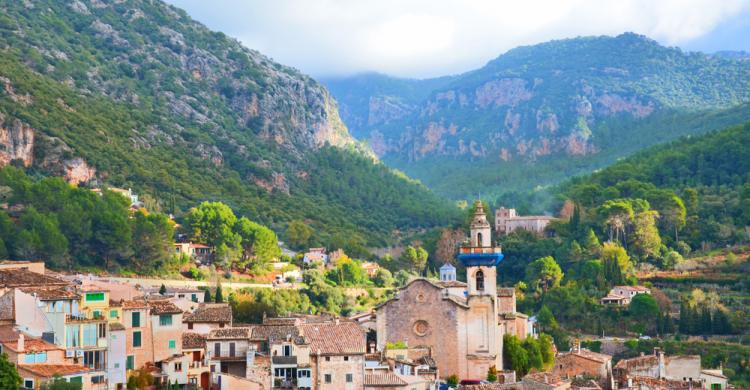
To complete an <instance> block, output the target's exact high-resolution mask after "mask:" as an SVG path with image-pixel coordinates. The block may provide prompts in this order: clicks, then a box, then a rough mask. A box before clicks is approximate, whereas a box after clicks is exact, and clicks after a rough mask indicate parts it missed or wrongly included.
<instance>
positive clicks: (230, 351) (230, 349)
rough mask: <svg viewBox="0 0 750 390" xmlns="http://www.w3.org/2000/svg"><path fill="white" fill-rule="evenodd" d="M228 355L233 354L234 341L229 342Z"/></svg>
mask: <svg viewBox="0 0 750 390" xmlns="http://www.w3.org/2000/svg"><path fill="white" fill-rule="evenodd" d="M229 356H234V343H229Z"/></svg>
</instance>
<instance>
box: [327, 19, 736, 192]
mask: <svg viewBox="0 0 750 390" xmlns="http://www.w3.org/2000/svg"><path fill="white" fill-rule="evenodd" d="M324 83H325V84H326V85H327V86H328V87H329V88H330V90H331V92H332V93H333V95H334V96H335V97H336V99H337V100H338V101H339V104H340V111H341V115H342V118H343V120H344V122H345V123H346V124H347V125H348V127H349V128H350V131H351V132H352V134H353V135H355V136H356V137H358V138H360V139H362V140H366V141H367V142H368V143H369V145H370V146H371V148H372V149H373V150H374V151H375V153H376V154H378V155H379V156H381V158H382V159H383V160H384V161H385V162H386V163H388V164H390V165H392V166H394V167H397V168H399V169H401V170H404V171H405V172H406V173H408V174H409V175H411V176H413V177H415V178H417V179H420V180H422V181H423V182H424V183H425V184H427V186H428V187H430V188H432V189H434V190H435V191H437V192H438V193H440V194H442V195H446V196H449V197H453V198H465V197H467V196H469V197H470V196H472V195H476V193H477V192H478V191H482V192H483V193H491V194H500V193H505V192H508V191H514V190H527V189H531V188H534V187H536V186H539V185H549V184H554V183H557V182H560V181H562V180H564V179H566V178H568V177H570V176H572V175H575V174H580V173H585V172H590V171H592V170H594V169H596V168H599V167H602V166H604V165H606V164H609V163H611V162H613V161H615V160H616V159H617V158H620V157H623V156H626V155H628V154H631V153H633V152H635V151H637V150H639V149H642V148H644V147H648V146H650V145H654V144H657V143H661V142H665V141H669V140H673V139H675V138H678V137H680V136H683V135H690V134H698V133H702V132H705V131H708V130H712V129H716V128H721V127H724V126H727V125H731V124H734V123H740V122H742V121H744V120H747V119H749V118H750V110H749V109H748V106H747V105H742V103H744V102H747V101H748V100H749V99H750V88H749V87H750V62H748V61H746V60H744V59H743V56H742V55H741V53H718V54H716V55H706V54H702V53H687V52H683V51H682V50H680V49H677V48H668V47H664V46H661V45H659V44H658V43H657V42H655V41H653V40H651V39H649V38H647V37H644V36H641V35H636V34H632V33H625V34H622V35H619V36H617V37H606V36H601V37H583V38H574V39H565V40H559V41H551V42H546V43H542V44H538V45H534V46H525V47H519V48H516V49H513V50H510V51H508V52H507V53H505V54H503V55H501V56H499V57H498V58H496V59H494V60H492V61H490V62H489V63H488V64H487V65H485V66H484V67H482V68H480V69H477V70H474V71H470V72H467V73H464V74H460V75H456V76H449V77H443V78H438V79H427V80H409V79H398V78H392V77H388V76H384V75H379V74H362V75H358V76H354V77H350V78H343V79H330V80H324Z"/></svg>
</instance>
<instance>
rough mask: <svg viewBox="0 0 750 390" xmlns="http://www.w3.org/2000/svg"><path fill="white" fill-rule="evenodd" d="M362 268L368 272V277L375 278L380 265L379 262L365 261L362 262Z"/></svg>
mask: <svg viewBox="0 0 750 390" xmlns="http://www.w3.org/2000/svg"><path fill="white" fill-rule="evenodd" d="M362 269H363V270H364V271H365V272H366V273H367V277H369V278H373V277H375V275H376V274H377V273H378V270H379V269H380V266H379V265H378V263H373V262H371V261H365V262H363V263H362Z"/></svg>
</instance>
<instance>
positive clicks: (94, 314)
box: [91, 310, 102, 318]
mask: <svg viewBox="0 0 750 390" xmlns="http://www.w3.org/2000/svg"><path fill="white" fill-rule="evenodd" d="M91 316H92V317H94V318H101V317H102V311H101V310H93V311H92V312H91Z"/></svg>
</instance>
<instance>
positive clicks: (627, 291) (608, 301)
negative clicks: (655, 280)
mask: <svg viewBox="0 0 750 390" xmlns="http://www.w3.org/2000/svg"><path fill="white" fill-rule="evenodd" d="M638 294H651V290H650V289H649V288H648V287H643V286H614V287H612V289H611V290H609V293H607V296H606V297H604V298H602V299H601V300H600V301H599V302H600V303H601V304H602V305H618V306H627V305H629V304H630V302H631V301H632V300H633V298H635V296H636V295H638Z"/></svg>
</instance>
